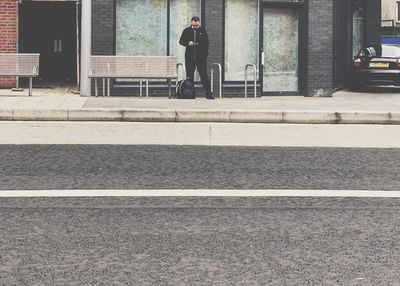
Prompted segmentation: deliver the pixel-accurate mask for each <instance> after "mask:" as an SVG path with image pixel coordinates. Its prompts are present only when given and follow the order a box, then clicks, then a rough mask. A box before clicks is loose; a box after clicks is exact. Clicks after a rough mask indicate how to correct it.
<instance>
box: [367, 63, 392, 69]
mask: <svg viewBox="0 0 400 286" xmlns="http://www.w3.org/2000/svg"><path fill="white" fill-rule="evenodd" d="M369 67H370V68H388V67H389V63H369Z"/></svg>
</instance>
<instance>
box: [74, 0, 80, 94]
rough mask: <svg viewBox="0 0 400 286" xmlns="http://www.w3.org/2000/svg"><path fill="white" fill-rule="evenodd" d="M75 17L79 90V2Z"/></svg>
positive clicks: (78, 85)
mask: <svg viewBox="0 0 400 286" xmlns="http://www.w3.org/2000/svg"><path fill="white" fill-rule="evenodd" d="M75 15H76V85H77V87H78V90H79V88H80V84H81V83H80V77H81V75H80V63H79V58H80V50H79V45H80V43H79V1H76V9H75Z"/></svg>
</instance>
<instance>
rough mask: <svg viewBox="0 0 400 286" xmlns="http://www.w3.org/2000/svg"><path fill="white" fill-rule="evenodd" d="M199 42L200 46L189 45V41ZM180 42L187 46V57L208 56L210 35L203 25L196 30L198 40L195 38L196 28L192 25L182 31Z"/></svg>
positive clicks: (202, 57)
mask: <svg viewBox="0 0 400 286" xmlns="http://www.w3.org/2000/svg"><path fill="white" fill-rule="evenodd" d="M190 41H192V42H195V43H198V44H199V45H198V46H193V47H190V46H189V42H190ZM179 44H181V45H182V46H185V47H186V52H185V59H194V58H196V59H205V58H207V57H208V45H209V40H208V35H207V32H206V30H205V29H204V28H203V27H200V28H198V29H197V30H196V41H195V39H194V29H192V27H191V26H190V27H187V28H186V29H185V30H183V32H182V36H181V39H180V40H179Z"/></svg>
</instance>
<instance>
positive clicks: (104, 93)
mask: <svg viewBox="0 0 400 286" xmlns="http://www.w3.org/2000/svg"><path fill="white" fill-rule="evenodd" d="M104 96H106V79H105V78H103V97H104Z"/></svg>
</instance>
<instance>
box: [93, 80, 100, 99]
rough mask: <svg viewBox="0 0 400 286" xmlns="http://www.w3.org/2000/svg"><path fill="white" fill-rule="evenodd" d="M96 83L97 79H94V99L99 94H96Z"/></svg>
mask: <svg viewBox="0 0 400 286" xmlns="http://www.w3.org/2000/svg"><path fill="white" fill-rule="evenodd" d="M97 81H98V79H97V78H96V79H95V80H94V95H95V96H96V97H97V96H98V95H99V92H98V83H97Z"/></svg>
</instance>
